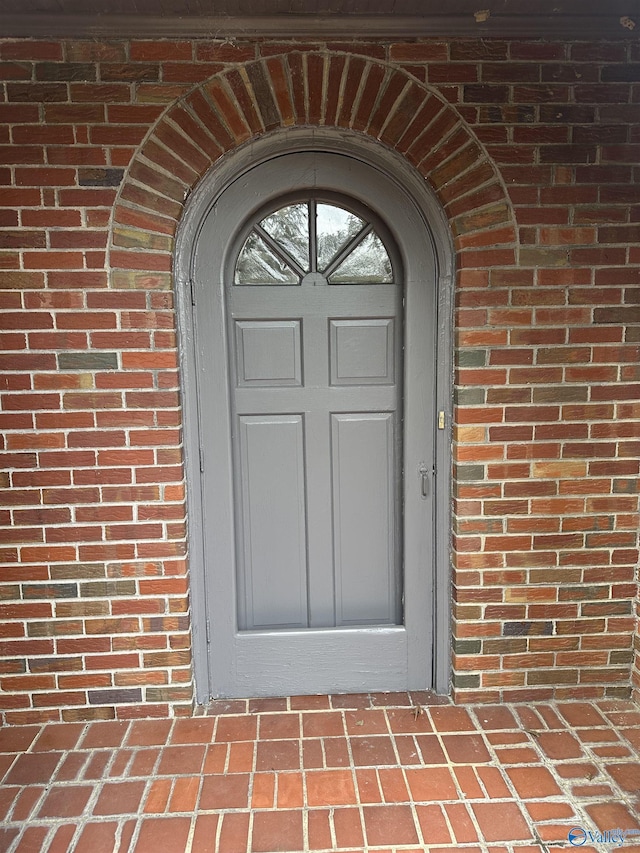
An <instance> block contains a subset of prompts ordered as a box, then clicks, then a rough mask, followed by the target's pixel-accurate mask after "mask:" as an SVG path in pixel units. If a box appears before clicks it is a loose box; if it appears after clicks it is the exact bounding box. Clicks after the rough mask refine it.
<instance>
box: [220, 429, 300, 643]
mask: <svg viewBox="0 0 640 853" xmlns="http://www.w3.org/2000/svg"><path fill="white" fill-rule="evenodd" d="M303 428H304V422H303V418H302V415H270V416H240V417H239V418H238V433H239V435H238V445H239V447H238V450H239V453H238V456H239V459H238V469H239V470H238V471H237V481H238V491H239V504H240V506H239V513H238V516H239V519H238V520H239V528H240V529H239V537H238V538H239V548H238V551H239V557H240V559H239V561H238V592H239V608H238V609H239V614H238V621H239V627H240V629H241V630H242V629H246V630H255V629H259V628H292V627H305V626H306V625H307V624H308V617H307V560H306V553H307V545H306V529H305V476H304V449H303V448H304V441H303Z"/></svg>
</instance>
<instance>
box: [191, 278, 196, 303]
mask: <svg viewBox="0 0 640 853" xmlns="http://www.w3.org/2000/svg"><path fill="white" fill-rule="evenodd" d="M189 293H190V295H191V304H192V305H195V304H196V289H195V287H194V284H193V279H192V278H190V279H189Z"/></svg>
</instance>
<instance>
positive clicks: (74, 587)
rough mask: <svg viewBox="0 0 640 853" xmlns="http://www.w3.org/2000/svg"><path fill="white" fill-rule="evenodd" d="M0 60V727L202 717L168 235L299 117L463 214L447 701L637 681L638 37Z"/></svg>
mask: <svg viewBox="0 0 640 853" xmlns="http://www.w3.org/2000/svg"><path fill="white" fill-rule="evenodd" d="M0 77H1V79H2V81H3V83H2V85H3V88H2V90H1V91H2V95H1V96H0V158H1V159H0V300H1V302H2V307H3V311H2V313H0V344H1V345H2V349H3V350H4V351H5V354H4V356H3V367H4V374H3V379H2V385H1V389H0V425H1V427H2V432H3V435H4V448H3V454H2V455H3V462H4V465H3V466H2V471H3V472H2V473H0V523H2V524H3V525H4V527H3V529H2V531H0V534H1V537H2V538H1V541H0V559H1V560H2V563H3V567H2V570H1V574H0V595H1V600H0V614H1V617H2V625H1V628H0V656H1V658H2V660H1V661H0V690H1V691H2V692H1V694H0V706H1V707H2V710H3V711H4V719H5V720H6V721H9V722H28V721H31V720H39V719H60V718H61V719H65V720H76V719H93V718H108V717H114V716H118V717H129V716H136V715H154V714H155V715H164V714H167V713H173V714H184V713H189V711H190V708H191V701H192V674H191V666H190V663H191V656H190V631H189V628H190V625H189V607H188V573H187V572H188V563H187V559H186V557H187V547H186V535H185V515H186V513H185V505H184V485H183V471H182V465H181V459H182V457H181V440H182V437H181V412H180V400H179V390H178V389H179V374H178V369H179V365H178V358H177V352H176V346H175V318H174V314H173V294H172V281H171V252H172V247H173V235H174V233H175V227H176V223H177V222H178V221H179V219H180V215H181V211H182V204H183V201H184V198H185V196H186V195H187V193H188V192H189V191H190V189H191V187H193V186H194V185H195V183H197V181H198V179H199V178H200V176H201V175H202V174H204V173H205V172H206V171H207V169H209V168H210V167H211V165H212V164H213V163H215V160H216V159H217V158H218V157H219V156H220V155H221V154H222V153H223V152H224V151H227V150H230V149H232V148H233V147H235V146H236V145H238V144H239V143H241V142H243V141H245V140H247V139H249V138H251V137H252V136H256V135H259V134H261V133H264V132H265V131H268V130H270V129H272V128H274V127H277V126H291V125H294V124H327V125H339V126H343V127H351V128H354V129H355V130H357V131H358V132H362V133H366V134H368V135H369V136H373V137H374V138H379V139H381V140H382V143H383V144H386V145H389V146H390V147H394V148H396V149H397V150H399V151H400V152H401V153H403V154H404V155H405V156H406V157H407V158H408V159H409V160H410V161H411V162H412V163H413V164H414V166H416V168H417V169H418V170H419V171H421V172H422V174H424V176H425V178H426V179H427V180H428V181H429V182H430V183H431V185H432V186H433V188H434V190H435V191H436V193H437V195H438V196H439V198H440V200H441V202H442V204H443V206H444V208H445V211H446V213H447V215H448V216H449V220H450V222H451V228H452V233H453V235H454V238H455V246H456V252H457V265H458V269H459V274H458V286H457V294H456V305H457V309H458V310H457V315H456V322H457V330H456V355H457V363H458V372H457V378H456V383H457V384H456V389H457V390H456V408H455V423H456V429H455V446H454V493H455V505H454V510H455V517H454V530H453V549H454V550H453V556H452V566H453V599H454V603H453V613H454V621H453V633H454V646H455V655H454V660H453V668H454V689H455V696H456V698H457V699H458V700H459V701H472V700H480V701H499V700H501V699H502V700H509V699H517V700H527V699H529V698H547V697H551V696H553V695H556V696H557V697H570V696H580V697H587V696H602V695H626V694H628V691H629V686H630V683H631V676H632V655H633V651H632V644H633V636H634V631H635V634H636V641H637V640H638V634H637V630H638V629H637V616H636V615H635V614H634V600H635V599H636V596H637V582H636V577H635V570H636V566H637V562H638V550H637V549H638V514H637V513H638V496H637V487H638V479H637V478H638V472H639V463H638V456H639V455H640V441H639V434H640V418H639V413H640V403H639V399H640V381H639V380H640V371H639V368H638V362H639V358H638V356H639V354H640V352H639V350H640V346H639V344H640V334H639V333H638V329H639V328H640V324H639V321H640V248H639V246H638V244H639V243H640V214H639V212H638V211H639V209H640V208H639V206H638V201H639V200H640V191H639V190H638V168H639V167H638V166H637V165H636V164H637V162H638V161H639V159H640V133H639V132H638V126H639V124H638V119H639V118H640V50H639V48H638V45H637V44H636V43H635V42H634V43H631V42H629V43H627V42H619V43H602V44H582V43H578V44H560V43H541V42H513V43H509V42H504V41H490V42H482V43H480V42H475V41H458V42H452V43H445V42H442V41H427V42H424V43H408V44H388V43H382V42H381V43H379V44H366V45H363V44H357V45H353V44H331V45H323V44H319V45H304V46H303V45H285V44H275V43H273V42H260V43H239V44H220V43H211V42H207V41H198V42H188V41H182V42H142V41H141V42H134V43H124V42H109V43H104V44H101V43H99V42H88V41H87V42H66V43H53V42H51V43H50V42H33V41H4V42H3V41H0ZM638 669H639V668H638V667H637V666H636V673H635V678H636V683H638V682H639V681H640V673H639V671H638Z"/></svg>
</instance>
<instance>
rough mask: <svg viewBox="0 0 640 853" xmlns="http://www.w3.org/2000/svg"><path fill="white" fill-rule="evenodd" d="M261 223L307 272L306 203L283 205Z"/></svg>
mask: <svg viewBox="0 0 640 853" xmlns="http://www.w3.org/2000/svg"><path fill="white" fill-rule="evenodd" d="M260 225H261V226H262V227H263V228H264V230H265V231H266V232H267V234H268V235H269V236H270V237H273V239H274V240H276V241H277V242H278V243H279V244H280V245H281V246H282V247H283V248H284V249H286V250H287V252H288V253H289V254H290V255H291V257H292V258H293V259H294V260H295V261H297V262H298V263H299V264H300V266H301V267H302V269H303V270H304V271H305V272H308V271H309V210H308V208H307V205H306V204H292V205H290V206H289V207H282V208H280V210H276V212H275V213H272V214H270V215H269V216H267V217H266V218H265V219H263V220H262V222H261V223H260Z"/></svg>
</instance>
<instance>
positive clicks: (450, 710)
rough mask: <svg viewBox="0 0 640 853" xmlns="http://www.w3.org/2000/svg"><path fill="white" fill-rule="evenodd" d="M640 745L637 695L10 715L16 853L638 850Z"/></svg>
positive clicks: (5, 813) (4, 839)
mask: <svg viewBox="0 0 640 853" xmlns="http://www.w3.org/2000/svg"><path fill="white" fill-rule="evenodd" d="M639 753H640V708H638V706H636V705H634V704H633V703H631V702H628V701H624V700H606V701H599V702H593V703H590V702H573V703H549V704H535V705H500V706H486V705H478V706H473V707H460V706H453V705H450V704H448V703H446V702H443V701H442V700H439V699H437V698H436V697H430V696H428V695H427V694H410V695H408V694H393V695H391V694H376V695H371V696H333V697H326V696H319V697H293V698H289V699H263V700H249V701H246V702H245V701H233V702H217V703H213V704H212V705H211V706H210V707H209V708H207V709H205V710H204V711H201V713H200V714H199V715H197V716H194V717H192V718H189V719H176V720H164V719H163V720H142V719H140V720H133V721H105V722H92V723H87V724H83V723H63V724H47V725H44V726H20V727H11V728H9V727H5V728H2V729H0V779H1V784H0V821H1V822H2V823H1V825H0V851H7V852H8V851H11V853H14V851H16V853H17V851H20V853H27V851H28V853H37V851H50V853H65V851H73V853H116V851H117V853H129V851H131V853H182V851H196V852H197V853H248V851H255V853H286V851H312V850H313V851H330V850H331V851H343V853H347V851H348V853H359V851H380V852H381V853H382V851H384V853H392V851H414V852H415V853H417V851H425V850H427V851H438V850H454V849H455V850H461V851H468V853H471V851H474V853H475V851H478V853H479V851H491V853H499V852H500V851H518V853H525V851H526V853H529V851H550V850H553V849H559V848H561V847H564V848H565V849H573V846H576V847H580V849H581V850H583V851H585V850H588V851H594V850H595V851H610V850H613V849H616V847H617V848H618V849H619V848H620V846H621V847H622V849H623V851H626V853H630V851H635V853H638V851H640V817H639V815H640V755H639ZM572 828H573V829H574V833H573V846H572V844H571V843H570V842H569V832H570V830H572ZM590 833H591V835H590Z"/></svg>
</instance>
